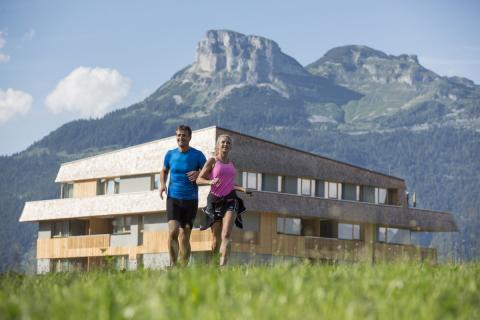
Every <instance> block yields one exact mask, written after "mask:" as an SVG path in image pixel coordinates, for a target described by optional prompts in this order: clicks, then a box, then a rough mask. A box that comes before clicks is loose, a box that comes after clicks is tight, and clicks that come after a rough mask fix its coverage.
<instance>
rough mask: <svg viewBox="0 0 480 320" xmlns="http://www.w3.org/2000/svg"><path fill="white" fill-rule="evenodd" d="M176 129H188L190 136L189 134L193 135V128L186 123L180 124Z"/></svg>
mask: <svg viewBox="0 0 480 320" xmlns="http://www.w3.org/2000/svg"><path fill="white" fill-rule="evenodd" d="M175 131H187V132H188V136H189V137H191V136H192V129H190V127H189V126H187V125H184V124H181V125H179V126H178V127H177V129H176V130H175Z"/></svg>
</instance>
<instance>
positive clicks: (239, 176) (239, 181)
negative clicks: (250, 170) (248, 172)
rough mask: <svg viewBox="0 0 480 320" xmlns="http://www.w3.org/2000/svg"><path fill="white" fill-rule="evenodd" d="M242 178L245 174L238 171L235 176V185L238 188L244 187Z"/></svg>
mask: <svg viewBox="0 0 480 320" xmlns="http://www.w3.org/2000/svg"><path fill="white" fill-rule="evenodd" d="M242 176H243V172H242V171H238V170H237V173H236V174H235V185H236V186H240V187H243V181H242Z"/></svg>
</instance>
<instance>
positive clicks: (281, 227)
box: [277, 217, 285, 233]
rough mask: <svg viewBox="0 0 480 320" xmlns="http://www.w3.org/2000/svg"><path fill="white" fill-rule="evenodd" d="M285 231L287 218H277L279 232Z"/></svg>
mask: <svg viewBox="0 0 480 320" xmlns="http://www.w3.org/2000/svg"><path fill="white" fill-rule="evenodd" d="M284 232H285V218H282V217H278V218H277V233H284Z"/></svg>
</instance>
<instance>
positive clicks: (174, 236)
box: [167, 220, 180, 266]
mask: <svg viewBox="0 0 480 320" xmlns="http://www.w3.org/2000/svg"><path fill="white" fill-rule="evenodd" d="M179 229H180V224H179V223H178V221H176V220H170V221H168V241H167V244H168V254H169V255H170V266H175V265H176V264H177V258H178V251H179V245H178V235H179Z"/></svg>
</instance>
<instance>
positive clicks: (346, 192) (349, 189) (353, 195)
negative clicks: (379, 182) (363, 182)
mask: <svg viewBox="0 0 480 320" xmlns="http://www.w3.org/2000/svg"><path fill="white" fill-rule="evenodd" d="M342 199H343V200H351V201H356V200H357V186H356V185H354V184H350V183H344V184H342Z"/></svg>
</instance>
